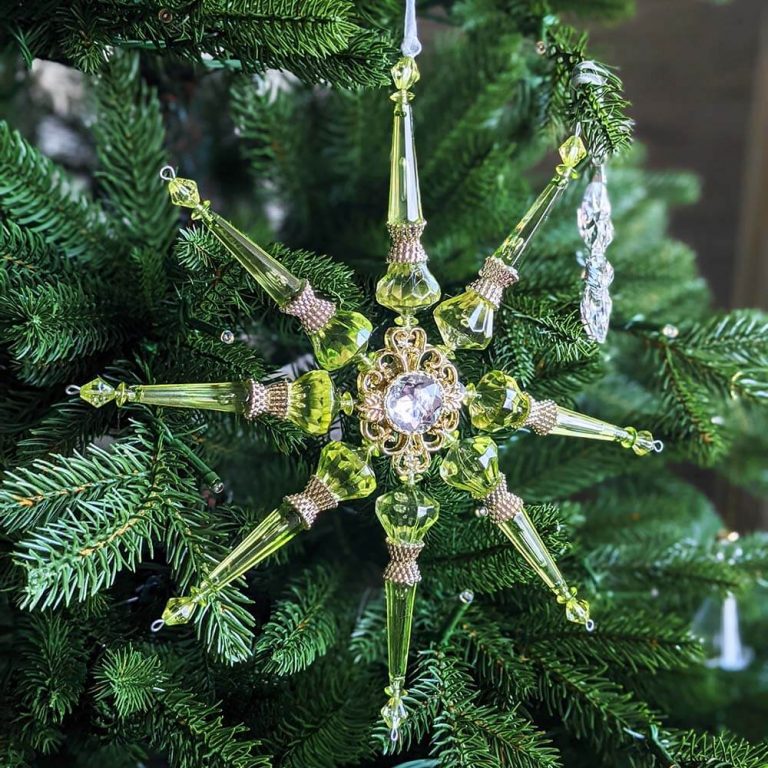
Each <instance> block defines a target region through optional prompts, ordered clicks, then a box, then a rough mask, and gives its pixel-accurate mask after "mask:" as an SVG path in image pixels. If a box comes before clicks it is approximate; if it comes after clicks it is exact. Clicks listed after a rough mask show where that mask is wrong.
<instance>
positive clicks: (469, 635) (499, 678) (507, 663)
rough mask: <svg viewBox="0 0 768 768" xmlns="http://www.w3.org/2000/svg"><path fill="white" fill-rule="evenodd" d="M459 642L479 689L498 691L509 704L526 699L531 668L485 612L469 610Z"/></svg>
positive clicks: (531, 680) (531, 684)
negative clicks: (478, 683)
mask: <svg viewBox="0 0 768 768" xmlns="http://www.w3.org/2000/svg"><path fill="white" fill-rule="evenodd" d="M460 628H461V632H460V633H459V634H458V638H459V642H460V643H461V644H462V645H463V646H464V649H465V660H466V662H467V663H468V664H469V666H470V667H471V668H472V670H473V671H474V674H475V675H476V676H477V677H478V680H479V682H480V683H481V684H482V687H483V688H488V689H491V690H494V691H498V692H499V693H500V694H501V695H502V696H504V697H505V698H507V700H509V701H520V700H522V699H526V698H529V697H530V695H531V693H532V691H533V689H534V687H535V684H536V677H535V675H534V671H533V668H532V667H531V665H530V664H528V663H527V662H526V661H525V660H524V659H523V658H521V654H519V653H518V652H517V648H516V644H515V642H514V641H513V640H512V639H511V638H509V637H505V636H504V635H503V634H502V631H501V627H500V626H499V624H498V623H497V622H496V621H494V620H493V619H492V618H490V617H489V616H488V611H487V610H481V609H480V608H479V607H473V608H472V609H471V610H470V611H469V612H467V614H465V617H464V619H463V620H462V623H461V627H460Z"/></svg>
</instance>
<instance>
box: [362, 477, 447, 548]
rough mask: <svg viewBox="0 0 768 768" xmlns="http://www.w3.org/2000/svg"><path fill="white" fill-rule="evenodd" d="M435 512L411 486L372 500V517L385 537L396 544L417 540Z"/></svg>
mask: <svg viewBox="0 0 768 768" xmlns="http://www.w3.org/2000/svg"><path fill="white" fill-rule="evenodd" d="M439 512H440V505H439V504H438V503H437V502H436V501H435V500H434V499H432V498H430V497H429V496H427V494H426V493H424V492H423V491H420V490H419V489H418V488H416V487H415V486H403V487H402V488H398V489H397V490H394V491H390V492H389V493H385V494H384V495H383V496H379V498H378V499H376V516H377V517H378V518H379V521H380V522H381V525H382V527H383V528H384V530H385V531H386V533H387V536H388V537H389V538H390V539H391V540H392V541H396V542H398V543H405V544H413V543H415V542H417V541H421V540H422V539H423V538H424V536H425V534H426V533H427V531H428V530H429V529H430V528H431V527H432V526H433V525H434V524H435V522H436V521H437V518H438V514H439Z"/></svg>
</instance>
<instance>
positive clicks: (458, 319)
mask: <svg viewBox="0 0 768 768" xmlns="http://www.w3.org/2000/svg"><path fill="white" fill-rule="evenodd" d="M495 315H496V307H495V305H494V304H493V303H492V302H490V301H488V299H486V298H485V297H483V296H481V295H480V294H479V293H477V291H475V290H473V289H472V288H467V289H466V290H465V291H464V293H460V294H459V295H458V296H454V297H453V298H451V299H446V300H445V301H443V302H442V303H441V304H439V305H438V307H437V308H436V309H435V311H434V318H435V323H436V324H437V329H438V330H439V331H440V335H441V336H442V337H443V342H444V343H445V345H446V346H447V347H449V348H450V349H485V348H486V347H487V346H488V345H489V344H490V343H491V338H493V321H494V318H495Z"/></svg>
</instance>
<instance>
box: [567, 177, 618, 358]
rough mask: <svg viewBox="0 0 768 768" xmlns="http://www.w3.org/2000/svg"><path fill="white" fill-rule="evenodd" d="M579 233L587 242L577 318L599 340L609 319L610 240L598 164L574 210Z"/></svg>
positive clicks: (605, 192) (608, 207) (608, 206)
mask: <svg viewBox="0 0 768 768" xmlns="http://www.w3.org/2000/svg"><path fill="white" fill-rule="evenodd" d="M576 219H577V222H578V225H579V234H580V235H581V239H582V240H583V241H584V244H585V245H586V246H587V253H586V255H585V256H584V259H583V263H584V294H583V296H582V299H581V321H582V322H583V323H584V328H585V329H586V332H587V335H588V336H589V338H590V339H593V340H594V341H597V342H598V343H600V344H602V343H603V342H604V341H605V338H606V336H607V335H608V326H609V323H610V320H611V309H612V307H613V302H612V300H611V293H610V286H611V283H612V282H613V267H612V266H611V263H610V262H609V261H608V260H607V259H606V257H605V252H606V251H607V250H608V246H609V245H610V244H611V242H612V241H613V222H612V221H611V201H610V199H609V198H608V188H607V186H606V183H605V169H604V168H603V166H599V167H598V168H597V169H596V170H595V174H594V176H593V177H592V181H590V182H589V184H587V188H586V190H584V198H583V199H582V201H581V205H580V206H579V209H578V211H577V215H576Z"/></svg>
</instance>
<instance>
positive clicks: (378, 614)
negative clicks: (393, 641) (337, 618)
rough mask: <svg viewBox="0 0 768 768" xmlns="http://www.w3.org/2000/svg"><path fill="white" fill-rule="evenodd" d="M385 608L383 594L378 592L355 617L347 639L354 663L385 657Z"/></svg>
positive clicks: (367, 662)
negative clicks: (355, 619) (353, 625)
mask: <svg viewBox="0 0 768 768" xmlns="http://www.w3.org/2000/svg"><path fill="white" fill-rule="evenodd" d="M386 610H387V606H386V603H385V601H384V595H383V594H379V595H377V596H376V597H374V598H373V599H372V600H370V601H369V602H368V603H367V605H366V606H365V610H364V611H363V612H362V613H361V614H360V615H359V616H358V617H357V621H356V622H355V627H354V629H353V630H352V633H351V635H350V640H349V650H350V653H351V654H352V658H353V660H354V662H355V663H356V664H360V663H364V664H370V663H371V662H374V661H378V660H380V659H383V658H384V657H385V655H386V652H387V643H386V626H387V616H386Z"/></svg>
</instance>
